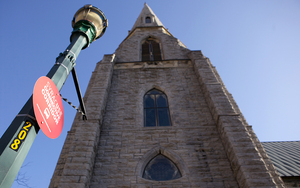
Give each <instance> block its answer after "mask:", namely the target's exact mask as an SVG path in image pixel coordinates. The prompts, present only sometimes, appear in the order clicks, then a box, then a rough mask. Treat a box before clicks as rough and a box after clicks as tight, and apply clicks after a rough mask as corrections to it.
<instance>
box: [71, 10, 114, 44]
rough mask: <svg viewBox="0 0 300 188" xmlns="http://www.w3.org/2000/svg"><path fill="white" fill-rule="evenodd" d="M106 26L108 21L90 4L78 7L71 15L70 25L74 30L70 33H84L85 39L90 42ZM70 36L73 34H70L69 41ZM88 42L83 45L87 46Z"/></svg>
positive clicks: (100, 33)
mask: <svg viewBox="0 0 300 188" xmlns="http://www.w3.org/2000/svg"><path fill="white" fill-rule="evenodd" d="M107 26H108V21H107V19H106V17H105V15H104V14H103V12H102V11H101V10H99V9H98V8H96V7H93V6H92V5H85V6H84V7H82V8H80V9H79V10H78V11H77V12H76V13H75V15H74V17H73V20H72V27H73V29H74V30H73V32H72V33H73V34H74V33H77V32H81V33H84V34H85V35H86V39H87V41H89V43H92V42H93V41H95V40H97V39H98V38H100V37H101V36H102V35H103V34H104V32H105V29H106V27H107ZM72 36H73V35H71V41H72ZM89 43H88V44H89ZM88 44H87V46H84V48H86V47H88ZM84 48H83V49H84Z"/></svg>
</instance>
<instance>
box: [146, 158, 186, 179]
mask: <svg viewBox="0 0 300 188" xmlns="http://www.w3.org/2000/svg"><path fill="white" fill-rule="evenodd" d="M181 176H182V175H181V173H180V171H179V169H178V168H177V166H176V165H175V164H174V163H173V162H172V161H171V160H170V159H168V158H167V157H165V156H163V155H161V154H159V155H157V156H156V157H154V158H153V159H152V160H151V161H150V162H149V163H148V164H147V166H146V168H145V170H144V173H143V178H145V179H149V180H155V181H167V180H173V179H178V178H180V177H181Z"/></svg>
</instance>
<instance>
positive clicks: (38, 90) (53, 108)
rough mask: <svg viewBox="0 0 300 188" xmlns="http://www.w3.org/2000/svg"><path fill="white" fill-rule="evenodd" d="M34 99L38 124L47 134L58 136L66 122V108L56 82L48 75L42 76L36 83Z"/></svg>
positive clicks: (50, 136) (52, 136) (51, 136)
mask: <svg viewBox="0 0 300 188" xmlns="http://www.w3.org/2000/svg"><path fill="white" fill-rule="evenodd" d="M32 100H33V109H34V114H35V117H36V121H37V123H38V125H39V126H40V128H41V129H42V131H43V132H44V134H45V135H46V136H48V137H49V138H52V139H54V138H57V137H58V136H59V135H60V133H61V131H62V128H63V124H64V109H63V105H62V101H61V97H60V94H59V91H58V89H57V87H56V85H55V84H54V82H53V81H52V80H51V79H50V78H48V77H46V76H42V77H40V78H39V79H38V80H37V81H36V83H35V85H34V89H33V99H32Z"/></svg>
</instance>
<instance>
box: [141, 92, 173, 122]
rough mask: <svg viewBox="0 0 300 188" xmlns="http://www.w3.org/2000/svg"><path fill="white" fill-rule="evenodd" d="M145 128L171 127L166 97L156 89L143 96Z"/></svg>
mask: <svg viewBox="0 0 300 188" xmlns="http://www.w3.org/2000/svg"><path fill="white" fill-rule="evenodd" d="M144 120H145V122H144V125H145V127H155V126H171V121H170V113H169V104H168V99H167V96H166V95H165V94H164V93H163V92H162V91H159V90H157V89H152V90H150V91H149V92H147V93H146V94H145V96H144Z"/></svg>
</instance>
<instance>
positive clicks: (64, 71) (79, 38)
mask: <svg viewBox="0 0 300 188" xmlns="http://www.w3.org/2000/svg"><path fill="white" fill-rule="evenodd" d="M72 26H73V32H72V35H71V37H70V40H71V44H70V45H69V46H68V47H67V49H66V50H65V51H64V52H63V53H60V55H59V56H58V57H57V59H56V63H55V64H54V66H53V67H52V68H51V70H50V71H49V72H48V74H47V77H48V78H50V79H51V80H52V81H53V82H54V84H55V85H56V87H57V89H58V90H61V88H62V86H63V84H64V83H65V81H66V79H67V77H68V75H69V73H70V72H71V71H72V69H73V68H74V66H75V60H76V58H77V56H78V55H79V53H80V51H81V50H82V49H85V48H86V47H88V46H89V44H90V43H91V42H93V41H94V40H96V39H98V38H100V37H101V36H102V35H103V34H104V32H105V29H106V27H107V19H106V18H105V16H104V14H103V12H102V11H100V10H99V9H97V8H96V7H93V6H92V5H85V6H84V7H82V8H81V9H79V10H78V11H77V12H76V14H75V16H74V18H73V21H72ZM39 130H40V127H39V125H38V123H37V121H36V118H35V113H34V108H33V96H31V97H30V98H29V99H28V101H27V102H26V104H25V105H24V106H23V108H22V109H21V111H20V112H19V114H18V115H17V116H16V117H15V119H14V120H13V121H12V123H11V124H10V126H9V127H8V129H7V130H6V132H5V133H4V134H3V136H2V137H1V139H0V188H6V187H11V185H12V184H13V182H14V180H15V178H16V176H17V174H18V172H19V170H20V168H21V166H22V164H23V162H24V160H25V158H26V156H27V154H28V151H29V149H30V147H31V145H32V143H33V141H34V139H35V137H36V135H37V133H38V132H39Z"/></svg>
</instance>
